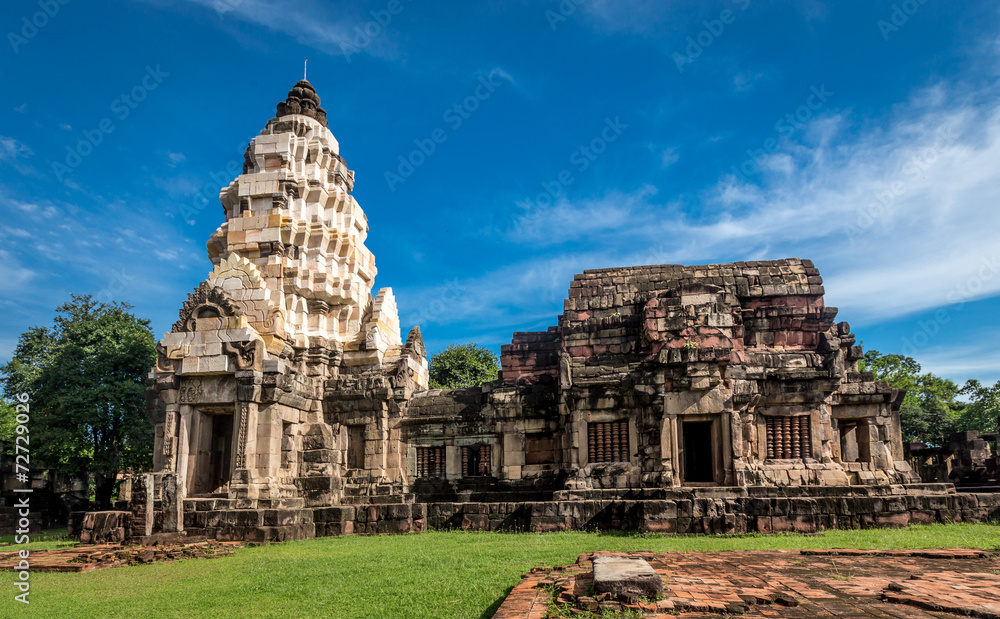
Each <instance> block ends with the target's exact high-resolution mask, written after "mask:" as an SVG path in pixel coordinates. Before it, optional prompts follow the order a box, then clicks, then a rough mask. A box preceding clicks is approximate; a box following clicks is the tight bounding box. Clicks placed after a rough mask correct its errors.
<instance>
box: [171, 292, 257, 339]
mask: <svg viewBox="0 0 1000 619" xmlns="http://www.w3.org/2000/svg"><path fill="white" fill-rule="evenodd" d="M242 315H243V312H241V311H240V309H239V307H237V306H236V304H235V303H233V300H232V299H230V298H229V295H227V294H226V291H225V290H223V289H222V288H220V287H219V286H214V285H212V284H210V283H209V282H202V283H201V285H200V286H198V288H196V289H195V291H194V292H193V293H191V294H189V295H188V298H187V301H185V302H184V305H183V306H182V307H181V311H180V313H179V318H180V319H179V320H178V321H177V322H175V323H174V326H173V328H172V329H171V332H172V333H179V332H184V331H194V321H195V319H196V318H210V317H214V318H221V317H231V316H242Z"/></svg>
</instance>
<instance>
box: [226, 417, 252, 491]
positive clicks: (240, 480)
mask: <svg viewBox="0 0 1000 619" xmlns="http://www.w3.org/2000/svg"><path fill="white" fill-rule="evenodd" d="M233 414H234V415H235V417H234V420H233V421H234V424H235V427H236V428H237V429H236V431H235V432H234V433H233V441H234V442H235V444H234V445H233V453H234V454H235V455H234V457H233V476H232V481H231V482H230V484H229V496H230V497H233V498H237V499H256V498H257V496H258V488H257V487H256V486H255V485H254V483H253V482H254V479H255V478H256V474H255V473H256V456H257V438H256V437H257V405H256V404H253V403H251V402H237V403H236V407H235V411H234V413H233Z"/></svg>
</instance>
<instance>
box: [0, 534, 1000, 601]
mask: <svg viewBox="0 0 1000 619" xmlns="http://www.w3.org/2000/svg"><path fill="white" fill-rule="evenodd" d="M0 541H4V540H0ZM45 543H52V544H60V543H64V542H59V541H52V542H43V544H45ZM949 547H969V548H987V549H991V550H1000V526H998V525H987V524H954V525H934V526H915V527H910V528H908V529H903V530H868V531H831V532H827V533H825V534H822V535H816V536H798V535H775V536H759V535H747V536H738V537H721V536H717V537H687V536H683V537H641V536H637V535H630V534H619V533H604V534H602V533H578V532H573V533H550V534H542V535H538V534H526V533H520V534H515V533H464V532H448V533H439V532H431V533H425V534H422V535H405V536H374V537H340V538H322V539H316V540H307V541H301V542H289V543H285V544H275V545H270V546H261V547H256V548H246V549H242V550H239V551H237V553H236V556H233V557H224V558H220V559H213V560H188V561H180V562H177V563H165V564H154V565H142V566H135V567H126V568H118V569H106V570H99V571H95V572H89V573H83V574H33V575H32V576H31V597H30V599H31V605H30V613H25V612H24V610H25V608H24V607H23V605H21V604H19V603H16V602H14V601H13V596H14V594H15V587H14V585H13V576H12V574H10V573H6V574H3V575H2V577H0V591H3V592H4V593H3V594H2V595H0V616H2V617H18V616H33V617H74V618H77V617H79V618H86V617H102V618H103V617H255V618H256V617H334V618H337V619H340V618H376V617H377V618H379V619H389V618H391V619H409V618H434V619H438V618H455V619H477V618H481V619H485V618H487V617H490V616H491V615H492V614H493V612H494V611H495V610H496V608H497V607H498V606H499V605H500V602H501V601H502V599H503V597H504V596H505V595H506V594H507V592H508V591H509V590H510V588H511V587H512V586H514V585H515V584H516V583H517V582H518V581H519V580H520V576H521V574H522V573H524V572H526V571H528V570H529V569H530V568H531V567H533V566H537V565H564V564H568V563H573V562H574V561H576V556H577V554H578V553H580V552H591V551H595V550H619V551H632V550H651V551H656V552H665V551H671V550H688V551H702V552H711V551H719V550H752V549H780V548H787V549H800V548H949ZM9 548H10V547H8V548H0V551H2V550H7V549H9ZM5 583H6V584H5Z"/></svg>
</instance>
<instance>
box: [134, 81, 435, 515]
mask: <svg viewBox="0 0 1000 619" xmlns="http://www.w3.org/2000/svg"><path fill="white" fill-rule="evenodd" d="M244 158H245V163H244V166H243V174H241V175H240V176H239V177H237V178H236V179H235V180H234V181H233V182H232V183H230V184H229V186H228V187H226V188H223V190H222V192H221V194H220V200H221V202H222V206H223V208H224V210H225V216H226V221H225V222H224V223H223V224H222V225H221V226H219V228H218V230H216V232H215V233H214V234H213V235H212V236H211V239H210V240H209V242H208V254H209V257H210V258H211V260H212V263H213V264H214V265H215V268H214V269H213V270H212V272H211V273H209V275H208V278H207V279H206V280H205V281H204V282H202V283H201V285H200V286H199V287H198V288H197V289H196V290H195V292H194V293H193V294H191V295H189V297H188V300H187V302H186V303H184V307H183V309H182V310H181V313H180V320H178V322H177V323H176V324H175V325H174V327H173V329H172V331H171V332H170V333H168V334H166V335H165V337H164V338H163V340H162V341H161V342H160V344H159V359H158V362H157V367H156V369H155V372H154V381H155V382H154V385H153V388H152V389H151V390H150V399H151V402H150V410H151V416H152V418H153V421H154V423H155V425H156V452H155V453H156V456H155V468H156V470H157V471H161V472H168V473H173V474H175V475H176V478H177V480H178V493H179V498H180V499H181V500H180V501H178V503H182V502H183V498H184V497H185V496H187V497H198V496H215V497H226V498H228V499H234V500H238V501H240V502H241V503H240V506H241V507H245V508H251V507H254V506H257V505H260V506H265V507H266V506H267V505H269V504H270V503H268V504H264V503H260V501H269V502H274V501H283V502H282V505H285V506H293V507H294V506H301V505H299V504H301V503H303V499H302V497H303V496H305V495H308V496H309V497H312V499H313V500H314V501H315V502H316V503H318V504H330V503H331V502H332V501H335V500H336V499H337V498H339V495H340V493H341V492H342V489H343V482H342V479H343V478H344V477H347V475H346V473H345V471H343V470H342V469H343V467H344V466H345V464H346V458H347V455H346V449H347V445H346V442H347V432H348V430H347V428H346V427H344V426H341V425H340V424H334V425H331V424H329V423H327V420H326V419H325V418H324V414H323V406H322V398H323V394H324V389H325V388H326V386H327V383H328V382H330V381H338V380H341V379H346V378H347V377H352V376H353V377H355V378H356V379H359V380H360V377H362V376H363V377H366V379H367V380H368V381H369V382H371V381H373V380H374V381H375V382H380V381H381V382H380V384H384V383H385V382H386V381H389V382H391V387H392V393H393V395H394V396H395V395H398V396H399V397H406V396H407V394H409V393H411V392H412V391H414V390H416V389H424V388H426V386H427V362H426V360H425V358H424V352H423V344H422V341H421V338H420V332H419V329H416V328H415V329H414V330H413V332H411V334H410V337H409V338H408V341H407V344H406V345H405V346H404V344H403V342H402V340H401V338H400V330H399V317H398V315H397V311H396V303H395V299H394V297H393V294H392V290H391V289H389V288H383V289H381V290H380V291H379V292H378V295H377V297H373V296H372V286H373V283H374V279H375V275H376V273H377V270H376V268H375V258H374V256H373V255H372V253H371V252H370V251H369V250H368V248H367V247H365V244H364V242H365V237H366V236H367V234H368V219H367V217H366V216H365V213H364V211H363V210H362V209H361V206H360V205H359V204H358V202H357V201H356V200H355V199H354V197H353V196H352V195H351V191H352V190H353V188H354V172H353V171H351V170H349V169H348V168H347V164H346V163H345V161H344V159H343V158H342V157H341V156H340V147H339V144H338V143H337V139H336V138H335V137H334V136H333V134H332V133H331V132H330V130H329V128H328V127H327V119H326V112H325V111H324V110H323V108H321V107H320V98H319V96H317V94H316V91H315V89H314V88H313V86H312V85H311V84H310V83H309V82H307V81H305V80H302V81H300V82H298V83H297V84H296V85H295V87H294V88H292V90H291V91H289V93H288V97H287V99H286V100H285V101H282V102H281V103H279V104H278V107H277V114H276V117H275V118H272V119H271V120H270V121H268V123H267V126H266V127H265V128H264V130H263V131H262V132H261V134H260V135H259V136H257V137H255V138H254V139H253V140H251V142H250V144H249V146H248V147H247V149H246V153H245V155H244ZM342 375H343V376H342ZM373 377H377V378H373ZM383 431H384V432H388V430H387V428H385V427H381V428H375V427H373V428H372V429H371V434H372V435H375V434H378V433H379V432H383ZM362 449H363V448H362ZM369 455H373V454H369ZM382 455H383V457H381V458H378V457H371V458H368V461H367V464H368V465H369V466H368V467H366V466H364V463H362V465H360V466H358V465H357V463H355V465H356V466H355V468H356V470H355V471H354V473H353V477H354V478H356V479H357V480H359V481H360V480H364V483H366V484H371V483H379V482H384V483H390V484H392V483H396V484H399V483H402V481H403V480H402V479H401V478H400V476H399V475H398V474H397V475H396V476H395V477H392V472H391V470H390V469H393V468H394V469H396V470H397V472H398V470H399V469H400V467H401V465H400V463H399V462H392V461H391V458H387V457H384V454H382ZM369 467H370V468H369ZM292 499H297V500H292ZM168 518H169V516H168Z"/></svg>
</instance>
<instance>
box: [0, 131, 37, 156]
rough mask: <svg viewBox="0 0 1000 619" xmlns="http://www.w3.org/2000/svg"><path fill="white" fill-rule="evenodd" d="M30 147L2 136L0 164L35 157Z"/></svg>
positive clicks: (0, 140)
mask: <svg viewBox="0 0 1000 619" xmlns="http://www.w3.org/2000/svg"><path fill="white" fill-rule="evenodd" d="M34 154H35V153H33V152H32V151H31V149H30V148H28V145H27V144H25V143H24V142H21V141H20V140H17V139H15V138H11V137H7V136H5V135H0V162H2V161H14V160H16V159H23V158H25V157H30V156H32V155H34Z"/></svg>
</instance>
